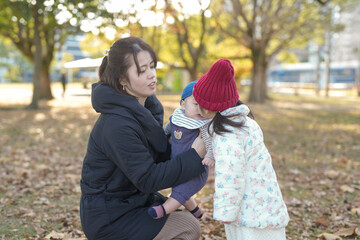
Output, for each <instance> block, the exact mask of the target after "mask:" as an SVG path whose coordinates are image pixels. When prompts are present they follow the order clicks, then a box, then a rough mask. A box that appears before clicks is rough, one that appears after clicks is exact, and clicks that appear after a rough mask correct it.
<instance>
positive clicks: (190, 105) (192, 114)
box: [181, 95, 207, 120]
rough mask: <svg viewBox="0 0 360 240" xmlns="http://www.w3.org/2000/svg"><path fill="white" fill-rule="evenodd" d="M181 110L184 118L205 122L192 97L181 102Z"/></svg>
mask: <svg viewBox="0 0 360 240" xmlns="http://www.w3.org/2000/svg"><path fill="white" fill-rule="evenodd" d="M181 108H182V109H184V111H185V116H187V117H188V118H193V119H196V120H205V119H207V118H206V117H203V116H201V114H200V112H199V107H198V103H197V102H196V101H195V99H194V97H193V95H191V96H189V97H187V98H185V99H184V100H183V101H182V102H181Z"/></svg>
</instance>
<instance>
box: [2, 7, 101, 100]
mask: <svg viewBox="0 0 360 240" xmlns="http://www.w3.org/2000/svg"><path fill="white" fill-rule="evenodd" d="M102 6H103V4H102V2H101V0H93V1H81V0H63V1H51V0H12V1H1V2H0V34H1V35H3V36H5V37H6V38H8V39H10V40H11V41H12V43H13V44H14V45H15V46H16V47H17V49H19V51H20V52H21V53H22V54H23V55H24V56H26V57H27V58H28V59H29V60H30V61H31V62H34V63H35V60H36V59H38V60H39V59H41V60H39V61H41V67H40V68H38V67H36V68H35V69H36V71H40V72H39V73H38V72H34V80H33V82H36V81H38V84H36V86H35V85H34V87H35V88H34V93H36V94H38V99H52V98H53V96H52V93H51V88H50V65H51V63H52V60H53V58H54V53H55V52H56V51H58V50H59V49H61V46H62V45H63V43H64V42H65V40H66V38H67V36H68V35H70V34H75V33H77V32H79V31H80V25H81V20H82V19H86V18H87V16H88V15H89V13H91V12H92V13H95V12H96V13H98V14H99V15H101V14H103V15H106V11H105V8H104V7H102ZM35 20H37V21H38V25H37V24H35ZM36 29H38V34H36V33H35V31H36ZM36 37H38V38H39V41H40V45H41V49H42V51H37V47H36V43H37V42H36ZM40 45H39V46H38V47H40ZM38 49H39V48H38ZM40 54H41V55H40ZM39 69H40V70H39ZM35 78H39V79H35ZM35 91H38V92H35ZM33 100H34V99H33ZM31 106H36V104H31Z"/></svg>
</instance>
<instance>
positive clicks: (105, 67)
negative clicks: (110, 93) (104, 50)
mask: <svg viewBox="0 0 360 240" xmlns="http://www.w3.org/2000/svg"><path fill="white" fill-rule="evenodd" d="M141 51H147V52H149V53H150V56H151V57H152V59H153V61H154V66H155V68H156V64H157V57H156V53H155V51H154V50H153V49H152V47H150V45H148V44H147V43H146V42H145V41H144V40H143V39H141V38H138V37H127V38H122V39H119V40H117V41H116V42H114V43H113V45H111V47H110V50H109V51H108V55H107V56H105V57H104V58H103V60H102V63H101V65H100V68H99V79H100V82H104V83H106V84H107V85H109V86H110V87H113V88H114V89H116V90H117V91H119V92H120V93H122V94H125V95H129V94H127V93H126V91H125V90H123V87H122V86H121V84H120V81H119V79H125V80H126V81H128V82H129V81H130V80H129V76H128V69H129V68H130V67H131V65H132V64H133V61H134V62H135V65H136V68H137V71H138V74H139V75H140V66H139V61H138V58H137V56H138V53H139V52H141Z"/></svg>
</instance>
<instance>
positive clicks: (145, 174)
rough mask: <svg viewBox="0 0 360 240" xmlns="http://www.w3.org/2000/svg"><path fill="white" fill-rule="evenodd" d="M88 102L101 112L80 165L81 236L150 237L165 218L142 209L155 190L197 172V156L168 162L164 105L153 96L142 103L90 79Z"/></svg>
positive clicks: (190, 153) (189, 154)
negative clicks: (91, 82) (89, 97)
mask: <svg viewBox="0 0 360 240" xmlns="http://www.w3.org/2000/svg"><path fill="white" fill-rule="evenodd" d="M92 105H93V107H94V109H95V110H96V111H97V112H99V113H101V115H100V116H99V118H98V120H97V122H96V123H95V125H94V128H93V130H92V132H91V134H90V138H89V142H88V148H87V153H86V156H85V159H84V163H83V168H82V178H81V192H82V195H81V202H80V216H81V223H82V227H83V230H84V232H85V235H86V236H87V238H88V239H107V240H109V239H152V238H153V237H155V236H156V235H157V234H158V232H159V231H160V230H161V228H162V227H163V225H164V224H165V221H166V219H167V218H166V217H165V218H162V219H158V220H154V219H152V218H151V217H149V216H148V214H147V212H146V211H147V208H148V207H149V206H150V205H152V204H154V201H156V199H158V198H156V197H155V195H156V192H157V191H158V190H161V189H165V188H169V187H172V186H176V185H178V184H180V183H183V182H186V181H188V180H190V179H191V178H193V177H194V176H196V175H199V174H201V173H202V172H203V171H204V170H205V169H204V167H203V166H202V165H201V158H200V157H199V155H198V154H197V153H196V151H195V150H194V149H190V150H189V151H187V152H185V153H183V154H181V155H179V156H177V157H176V158H174V159H172V160H169V156H170V154H169V149H170V148H169V146H168V141H167V138H166V136H165V134H164V131H163V129H162V123H163V108H162V105H161V104H160V102H159V101H158V100H157V98H156V97H155V96H152V97H149V98H148V99H147V100H146V103H145V107H143V106H141V105H140V104H139V102H138V101H137V100H136V99H135V98H133V97H129V96H125V95H122V94H119V93H118V92H117V91H115V90H114V89H113V88H111V87H109V86H108V85H106V84H104V83H95V84H93V89H92ZM156 204H159V203H156Z"/></svg>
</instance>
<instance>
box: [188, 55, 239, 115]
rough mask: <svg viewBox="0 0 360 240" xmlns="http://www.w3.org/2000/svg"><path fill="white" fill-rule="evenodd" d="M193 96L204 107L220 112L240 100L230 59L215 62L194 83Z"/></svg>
mask: <svg viewBox="0 0 360 240" xmlns="http://www.w3.org/2000/svg"><path fill="white" fill-rule="evenodd" d="M193 96H194V98H195V100H196V102H197V103H198V104H199V105H200V106H201V107H203V108H205V109H207V110H210V111H214V112H218V111H224V110H225V109H227V108H229V107H232V106H234V105H235V103H236V102H237V101H238V100H239V93H238V92H237V89H236V83H235V78H234V68H233V66H232V65H231V62H230V61H229V60H228V59H220V60H218V61H217V62H216V63H214V64H213V65H212V66H211V68H210V70H209V71H208V72H207V73H205V74H204V75H203V76H201V77H200V79H199V80H198V81H197V83H196V84H195V85H194V90H193Z"/></svg>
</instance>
